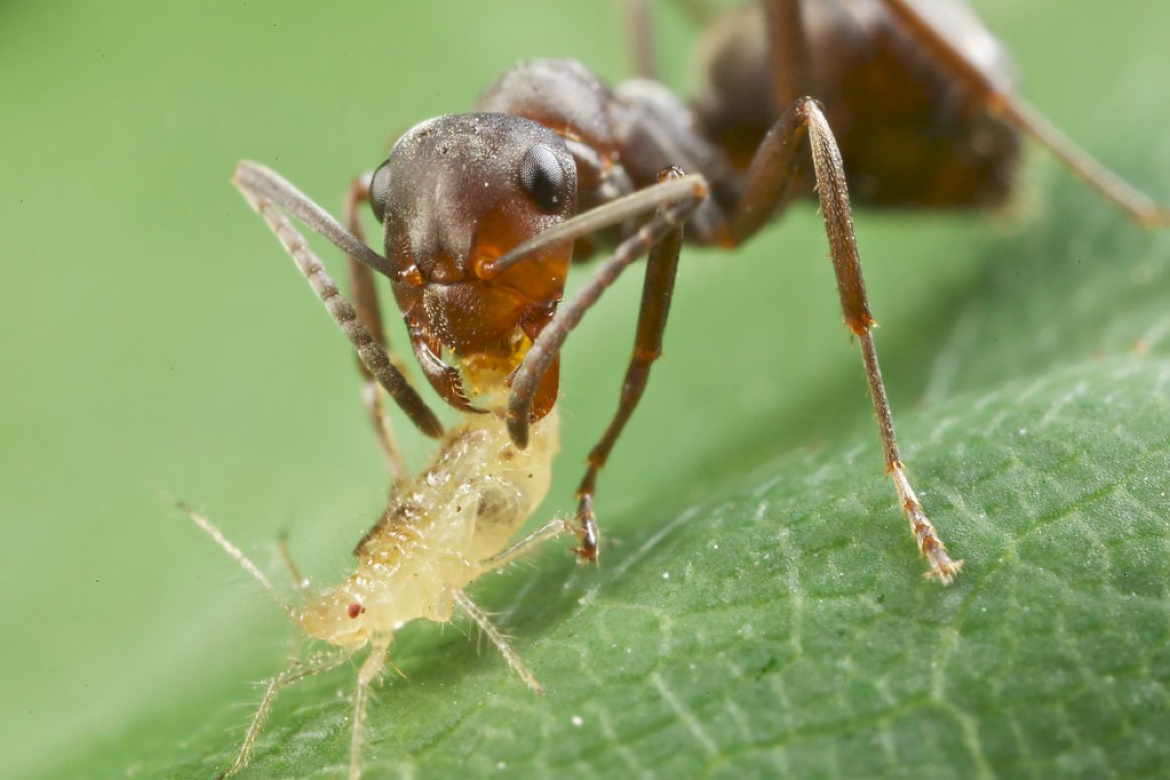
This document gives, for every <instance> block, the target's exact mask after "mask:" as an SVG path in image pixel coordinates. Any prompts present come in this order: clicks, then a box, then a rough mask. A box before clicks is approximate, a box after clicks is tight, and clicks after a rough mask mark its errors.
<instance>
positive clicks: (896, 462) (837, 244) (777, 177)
mask: <svg viewBox="0 0 1170 780" xmlns="http://www.w3.org/2000/svg"><path fill="white" fill-rule="evenodd" d="M806 140H807V141H808V146H809V151H810V152H811V154H812V160H813V169H814V171H815V173H816V183H817V186H816V191H817V196H818V198H819V199H820V207H821V214H822V215H823V217H824V222H825V234H826V235H827V236H828V239H829V249H830V254H831V256H832V259H833V270H834V272H835V273H836V276H837V292H838V294H839V295H840V299H841V309H842V312H843V314H844V315H845V324H846V325H847V326H848V327H849V330H850V331H851V332H852V333H853V334H854V335H855V336H857V338H858V340H859V341H860V342H861V358H862V362H863V363H864V364H865V376H866V379H867V380H868V382H869V390H870V395H871V396H872V398H873V407H874V412H875V414H876V415H877V420H878V432H879V434H880V435H881V442H882V452H883V455H884V458H885V465H886V472H887V473H888V474H889V475H890V476H891V477H892V478H893V480H894V488H895V489H896V490H897V493H898V500H899V503H900V504H901V505H902V511H903V512H904V513H905V515H906V519H907V520H908V521H909V523H910V530H911V533H913V534H914V538H915V540H916V541H917V543H918V549H919V551H920V552H921V553H922V554H923V555H924V556H925V557H926V559H927V560H928V561H929V562H930V571H929V572H927V574H926V576H928V577H934V578H937V579H938V580H939V581H941V582H942V583H944V584H946V583H949V582H950V581H951V580H952V579H953V578H954V576H955V574H957V573H958V572H959V570H960V568H962V565H963V562H962V561H954V560H951V558H950V556H949V555H947V552H946V547H945V546H944V545H943V542H942V540H941V539H940V538H939V536H938V534H937V533H936V531H935V529H934V526H933V525H932V524H931V522H930V520H929V519H927V517H926V513H925V512H924V511H923V509H922V505H921V504H920V503H919V501H918V497H917V496H916V495H915V493H914V490H913V488H911V487H910V482H909V481H908V480H907V478H906V471H905V467H904V465H903V463H902V459H901V457H900V456H899V454H898V443H897V441H896V439H895V438H894V419H893V415H892V413H891V412H890V402H889V400H888V399H887V397H886V388H885V384H884V383H883V382H882V374H881V369H880V368H879V367H878V359H877V350H876V348H875V347H874V343H873V333H872V328H873V326H874V325H875V324H876V322H875V321H874V319H873V315H872V314H871V313H870V309H869V300H868V299H867V297H866V294H865V282H864V280H863V279H862V274H861V258H860V257H859V255H858V253H857V236H856V235H855V233H854V231H853V217H852V214H851V211H850V207H849V192H848V190H847V189H846V186H845V171H844V168H843V167H842V164H841V153H840V151H838V149H837V142H836V140H835V139H834V138H833V133H832V130H830V128H829V124H828V122H827V121H825V117H824V114H823V113H822V112H821V109H820V106H819V105H818V104H817V102H816V101H815V100H813V99H811V98H801V99H800V100H798V101H796V103H795V104H794V105H793V106H792V107H791V108H789V109H788V111H786V112H785V113H784V116H782V117H781V118H780V120H779V121H777V122H776V124H775V125H773V127H772V129H771V130H769V131H768V134H767V135H766V136H765V137H764V140H763V142H762V143H761V144H760V148H759V149H758V150H757V151H756V156H755V157H754V158H753V159H752V163H751V167H750V168H749V169H748V184H747V187H746V188H745V191H744V197H743V199H742V200H741V201H740V203H739V204H738V206H737V208H736V213H735V214H734V215H733V217H732V220H731V224H732V240H733V241H734V243H736V244H738V243H741V242H742V241H744V240H746V239H747V238H748V237H749V236H750V235H751V234H752V233H754V232H755V230H757V229H759V227H760V225H761V224H762V221H761V218H760V215H763V216H764V217H765V218H766V217H768V216H770V215H772V214H774V213H775V208H776V205H777V204H781V205H782V204H783V203H785V202H786V200H785V199H786V198H787V197H788V196H789V195H790V194H791V193H790V192H789V188H788V187H786V182H790V181H791V180H792V179H793V178H794V176H793V174H794V172H795V171H796V170H797V167H798V164H799V159H798V158H799V157H800V155H801V154H802V152H803V149H804V147H805V141H806Z"/></svg>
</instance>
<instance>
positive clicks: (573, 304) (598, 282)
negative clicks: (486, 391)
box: [508, 169, 707, 561]
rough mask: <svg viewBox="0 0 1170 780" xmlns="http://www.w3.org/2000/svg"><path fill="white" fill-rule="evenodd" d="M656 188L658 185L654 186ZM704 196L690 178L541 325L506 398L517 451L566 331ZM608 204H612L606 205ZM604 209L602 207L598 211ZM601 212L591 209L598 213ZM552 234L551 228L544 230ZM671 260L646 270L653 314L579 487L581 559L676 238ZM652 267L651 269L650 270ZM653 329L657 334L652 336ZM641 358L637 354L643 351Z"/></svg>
mask: <svg viewBox="0 0 1170 780" xmlns="http://www.w3.org/2000/svg"><path fill="white" fill-rule="evenodd" d="M668 171H670V173H669V174H666V177H665V179H663V180H660V182H661V183H666V180H667V179H673V181H675V182H680V181H683V180H684V177H682V172H681V171H679V170H678V169H668ZM659 186H661V184H660V185H659ZM706 196H707V188H706V184H705V183H704V182H702V180H701V179H697V180H695V189H694V190H693V191H692V192H691V194H690V195H689V196H688V197H686V198H684V199H682V200H680V201H678V202H674V203H667V204H663V205H661V206H659V207H658V210H657V211H656V213H655V214H654V217H653V218H652V219H651V220H650V221H649V222H647V223H646V224H645V225H643V226H642V227H641V228H639V230H638V232H637V233H635V234H634V235H633V236H631V237H630V238H628V239H626V240H625V241H623V242H622V243H621V244H620V245H619V246H618V248H617V250H615V252H614V253H613V255H611V256H610V257H609V258H607V259H606V260H605V261H604V262H602V263H601V265H600V266H598V267H597V269H596V270H595V271H594V273H593V276H592V277H591V278H590V279H589V280H588V281H586V282H585V284H584V285H582V286H581V289H579V290H578V291H577V294H576V295H575V296H574V297H573V299H572V300H570V301H569V302H568V304H566V305H565V306H562V307H561V309H560V310H559V311H558V312H557V314H556V316H555V317H554V318H553V320H552V321H551V322H550V323H549V324H548V325H547V326H545V328H544V330H543V331H541V333H540V335H539V336H537V338H536V340H535V341H534V342H533V343H532V346H531V347H530V348H529V350H528V354H526V355H525V356H524V360H523V361H522V362H521V363H520V366H519V367H518V368H517V369H516V373H515V375H514V376H513V379H512V394H511V396H510V397H509V399H508V432H509V433H510V434H511V436H512V440H513V441H514V442H516V444H517V445H518V446H520V447H523V446H525V445H526V444H527V442H528V425H529V422H530V420H531V413H532V403H533V399H534V398H535V395H536V390H537V388H538V387H539V385H540V379H541V377H543V376H544V372H545V371H547V370H548V368H549V366H550V365H551V364H552V362H553V360H555V358H556V356H557V355H559V354H560V350H561V346H562V345H563V344H564V343H565V339H566V338H567V337H568V335H569V332H570V331H571V330H572V329H573V328H574V327H576V325H577V323H578V322H580V321H581V317H582V316H584V314H585V312H586V311H588V310H589V308H590V307H591V306H592V305H593V304H594V303H596V302H597V300H598V298H600V297H601V294H602V293H603V292H605V290H606V288H608V287H609V286H610V285H611V284H613V283H614V281H616V280H617V277H618V276H619V275H620V274H621V272H622V271H623V270H625V269H626V268H627V267H628V266H629V265H631V264H632V263H633V262H634V261H635V260H637V259H638V258H639V257H641V256H642V254H643V253H645V252H647V251H648V250H651V249H653V248H654V247H655V246H657V245H658V244H661V243H662V242H663V241H664V240H666V239H667V237H668V236H670V235H672V234H679V233H680V232H681V229H682V226H683V224H685V223H686V221H687V218H688V217H690V215H691V214H692V213H693V212H694V211H695V209H697V208H698V207H699V204H700V203H702V202H703V199H704V198H706ZM610 205H613V204H610ZM603 208H604V207H603ZM599 210H600V209H594V211H599ZM545 232H546V233H548V232H552V231H551V230H549V231H545ZM673 245H674V251H673V255H674V257H673V259H671V258H670V257H669V256H670V255H671V254H672V253H671V252H670V251H669V248H668V249H667V250H665V251H664V252H663V256H664V257H665V259H661V260H656V261H655V262H653V263H652V264H651V265H649V266H648V267H647V271H646V274H647V285H650V286H649V287H648V288H647V289H648V291H647V292H645V293H644V297H643V301H650V302H651V308H652V312H651V313H650V314H645V313H643V314H641V315H639V318H638V340H637V341H635V350H634V356H633V357H632V358H631V362H630V367H629V369H628V371H627V374H626V381H625V385H624V386H623V388H622V399H621V404H620V406H619V408H618V412H617V414H616V415H615V416H614V419H613V422H612V423H611V424H610V427H609V429H608V430H607V431H606V434H605V436H603V437H602V440H601V441H600V442H599V443H598V445H597V447H595V448H594V452H593V453H591V454H590V457H589V462H590V466H589V471H587V472H586V475H585V479H584V480H583V481H582V482H581V486H580V487H578V495H579V497H580V499H581V503H580V506H579V508H578V511H577V515H576V521H577V525H578V529H577V533H578V535H579V537H580V540H581V546H580V547H579V548H577V550H576V553H577V555H578V557H579V558H580V560H582V561H592V560H596V559H597V541H598V533H597V524H596V522H595V520H594V516H593V511H592V500H593V480H594V479H595V478H596V470H597V469H598V468H600V466H601V464H603V463H604V462H605V456H606V455H608V453H609V449H610V447H612V446H613V441H614V440H616V438H617V436H618V434H619V433H621V429H622V427H624V425H625V422H626V420H627V419H628V418H629V415H630V413H631V412H632V411H633V409H634V406H636V405H637V403H638V399H639V398H640V397H641V395H642V388H643V387H644V386H645V382H646V375H647V374H648V371H649V364H650V362H651V361H653V360H654V358H655V357H657V354H651V353H652V352H654V351H655V350H656V349H657V345H658V344H661V332H660V331H661V328H662V326H663V325H665V321H666V312H667V309H668V308H669V305H670V292H671V289H672V287H673V283H674V264H675V263H676V262H677V256H678V239H677V238H676V239H675V240H674V241H673ZM651 269H653V270H651ZM655 331H658V333H657V335H655ZM643 351H644V354H639V353H640V352H643Z"/></svg>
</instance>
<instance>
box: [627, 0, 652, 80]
mask: <svg viewBox="0 0 1170 780" xmlns="http://www.w3.org/2000/svg"><path fill="white" fill-rule="evenodd" d="M652 3H653V0H626V3H625V6H626V29H627V30H628V36H627V37H628V40H627V43H628V44H629V46H630V63H631V64H632V65H633V66H634V75H635V76H636V77H637V78H640V79H655V80H657V79H658V53H657V51H656V47H655V45H654V43H655V40H654V29H653V27H654V20H653V19H652V18H651V17H652V14H651V13H650V6H651V5H652Z"/></svg>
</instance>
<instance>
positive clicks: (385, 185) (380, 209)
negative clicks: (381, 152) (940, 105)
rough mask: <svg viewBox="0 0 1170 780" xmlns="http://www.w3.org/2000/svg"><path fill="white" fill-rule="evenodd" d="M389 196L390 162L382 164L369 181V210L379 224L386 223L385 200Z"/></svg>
mask: <svg viewBox="0 0 1170 780" xmlns="http://www.w3.org/2000/svg"><path fill="white" fill-rule="evenodd" d="M389 194H390V161H389V160H387V161H386V162H384V163H382V164H381V165H380V166H379V167H378V170H376V171H374V175H373V177H372V178H371V179H370V208H371V209H372V210H373V212H374V217H375V218H376V219H377V220H378V222H379V223H382V222H385V221H386V198H387V196H388V195H389Z"/></svg>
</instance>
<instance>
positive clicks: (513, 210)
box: [370, 114, 577, 360]
mask: <svg viewBox="0 0 1170 780" xmlns="http://www.w3.org/2000/svg"><path fill="white" fill-rule="evenodd" d="M576 200H577V170H576V166H575V164H574V162H573V157H572V155H570V154H569V152H568V150H567V149H566V148H565V143H564V141H562V140H561V138H560V136H558V135H557V134H556V133H554V132H552V131H551V130H549V129H548V128H546V127H544V126H542V125H539V124H537V123H535V122H532V121H529V120H527V119H523V118H520V117H516V116H509V115H506V114H462V115H457V116H442V117H439V118H437V119H432V120H430V121H428V122H424V123H422V124H420V125H418V126H417V127H415V128H414V129H412V130H410V131H409V132H408V133H407V134H406V135H404V136H403V137H402V138H401V139H400V140H399V141H398V143H397V145H396V146H395V147H394V150H393V151H392V152H391V153H390V157H389V159H388V160H387V161H386V162H385V163H384V164H383V165H382V167H381V168H379V169H378V170H377V172H376V173H375V174H374V177H373V181H372V183H371V187H370V203H371V205H372V207H373V210H374V214H375V215H376V216H377V217H378V219H379V220H380V221H381V222H382V223H383V226H384V231H385V232H384V237H385V248H386V256H387V257H388V258H390V259H391V261H392V262H394V263H395V264H396V266H397V267H398V269H399V276H398V279H396V280H394V284H393V288H394V294H395V297H396V298H397V300H398V305H399V307H400V308H401V309H402V312H403V314H404V315H405V316H406V319H407V322H408V323H409V324H410V326H411V328H412V330H413V331H415V332H416V333H419V334H421V337H422V338H425V339H426V340H427V341H428V342H430V343H431V344H435V343H436V342H437V344H438V345H441V346H445V347H447V348H449V349H451V350H452V351H453V352H454V353H455V354H456V355H458V356H461V357H465V356H469V355H478V354H487V355H489V356H505V357H509V358H513V357H514V358H515V359H517V360H518V359H519V356H518V355H516V352H517V350H520V349H522V348H523V347H522V342H523V339H522V338H520V336H521V335H522V334H523V335H527V336H528V337H529V338H533V337H534V336H535V334H537V333H539V332H540V329H541V328H543V326H544V324H545V323H546V322H547V321H548V319H549V317H550V316H551V314H552V311H553V309H554V308H555V306H556V303H557V301H559V300H560V298H561V295H562V292H563V289H564V284H565V276H566V274H567V273H568V266H569V261H570V260H571V259H572V251H573V247H572V243H571V242H569V243H566V244H564V245H560V246H555V247H553V248H552V249H550V250H549V251H546V252H544V253H541V254H539V255H536V256H534V257H532V258H531V259H529V260H526V261H524V262H521V263H517V264H516V265H514V266H512V267H510V268H508V269H506V270H504V271H502V272H500V273H498V274H495V275H493V274H492V273H491V272H490V268H488V264H489V263H490V261H492V260H494V259H495V258H497V257H499V256H501V255H503V254H504V253H505V252H507V251H508V250H509V249H511V248H512V247H514V246H516V245H517V244H519V243H520V242H522V241H524V240H526V239H528V238H530V237H532V236H534V235H536V234H537V233H539V232H541V231H543V230H547V229H548V228H550V227H552V226H553V225H555V224H557V223H559V222H563V221H564V220H566V219H567V218H569V217H571V216H572V215H573V214H574V213H575V210H576Z"/></svg>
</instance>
